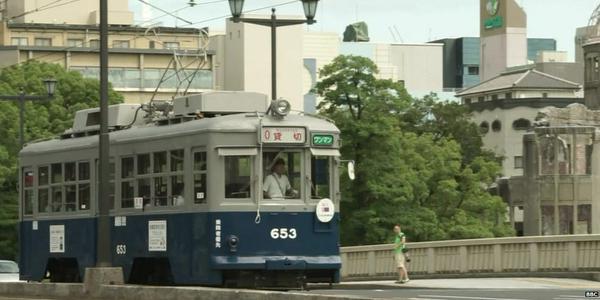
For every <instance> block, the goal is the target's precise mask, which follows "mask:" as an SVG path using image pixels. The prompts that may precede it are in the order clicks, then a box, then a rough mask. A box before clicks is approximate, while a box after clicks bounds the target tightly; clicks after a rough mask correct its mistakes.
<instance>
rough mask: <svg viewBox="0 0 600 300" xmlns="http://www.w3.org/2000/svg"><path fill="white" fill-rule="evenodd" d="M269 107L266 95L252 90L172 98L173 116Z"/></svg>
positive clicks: (225, 112) (238, 111)
mask: <svg viewBox="0 0 600 300" xmlns="http://www.w3.org/2000/svg"><path fill="white" fill-rule="evenodd" d="M268 107H269V99H268V97H267V95H265V94H261V93H252V92H233V91H214V92H206V93H201V94H194V95H187V96H182V97H178V98H175V99H174V100H173V114H174V115H175V116H186V115H196V114H198V113H204V114H206V113H208V114H234V113H245V112H256V111H258V112H264V111H266V110H267V108H268Z"/></svg>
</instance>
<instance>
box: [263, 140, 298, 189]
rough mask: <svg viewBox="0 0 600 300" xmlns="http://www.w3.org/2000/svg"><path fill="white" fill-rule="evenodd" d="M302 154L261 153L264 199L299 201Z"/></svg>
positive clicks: (284, 152) (282, 152) (288, 152)
mask: <svg viewBox="0 0 600 300" xmlns="http://www.w3.org/2000/svg"><path fill="white" fill-rule="evenodd" d="M302 154H303V152H300V151H297V152H292V151H279V152H276V151H265V152H263V168H264V169H263V174H264V180H263V196H264V198H265V199H300V198H301V196H302V195H301V186H302V185H301V184H302V174H303V173H304V172H303V170H302Z"/></svg>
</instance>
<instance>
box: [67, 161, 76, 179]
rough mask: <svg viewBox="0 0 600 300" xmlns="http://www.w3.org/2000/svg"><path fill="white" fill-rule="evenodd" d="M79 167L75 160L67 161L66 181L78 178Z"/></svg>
mask: <svg viewBox="0 0 600 300" xmlns="http://www.w3.org/2000/svg"><path fill="white" fill-rule="evenodd" d="M76 170H77V167H76V163H75V162H68V163H65V181H75V180H77V173H76V172H77V171H76Z"/></svg>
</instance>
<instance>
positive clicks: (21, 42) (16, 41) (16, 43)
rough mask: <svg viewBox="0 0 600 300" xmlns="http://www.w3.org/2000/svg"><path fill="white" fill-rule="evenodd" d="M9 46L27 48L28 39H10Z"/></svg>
mask: <svg viewBox="0 0 600 300" xmlns="http://www.w3.org/2000/svg"><path fill="white" fill-rule="evenodd" d="M11 44H12V45H13V46H27V45H29V39H28V38H26V37H12V38H11Z"/></svg>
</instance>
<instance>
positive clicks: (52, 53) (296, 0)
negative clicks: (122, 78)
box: [0, 0, 300, 70]
mask: <svg viewBox="0 0 600 300" xmlns="http://www.w3.org/2000/svg"><path fill="white" fill-rule="evenodd" d="M61 1H64V0H56V1H54V2H52V4H54V3H58V2H61ZM76 1H81V0H71V1H70V2H69V3H71V2H76ZM219 1H222V2H224V1H223V0H219ZM298 1H300V0H292V1H287V2H283V3H279V4H275V5H269V6H264V7H259V8H255V9H250V10H246V11H244V12H243V13H249V12H255V11H259V10H263V9H269V8H275V7H280V6H284V5H288V4H291V3H294V2H298ZM215 2H218V1H213V2H211V3H215ZM65 4H67V3H65ZM204 4H209V3H208V2H206V3H204ZM48 5H49V4H46V5H44V7H45V8H44V10H45V9H48V7H47V6H48ZM63 5H64V4H63ZM36 11H41V10H40V8H38V9H37V10H36ZM32 12H35V11H30V13H32ZM230 16H231V15H224V16H220V17H215V18H209V19H204V20H201V21H198V22H194V23H192V24H189V25H188V26H191V25H196V24H201V23H206V22H210V21H215V20H219V19H225V18H229V17H230ZM198 30H200V29H198ZM138 38H145V39H149V38H148V37H147V36H145V35H144V36H138V35H135V36H133V37H132V38H130V39H126V40H124V41H128V42H129V41H132V40H136V39H138ZM154 42H158V43H159V44H162V45H163V46H164V43H163V42H161V41H156V40H155V41H154ZM87 43H88V42H85V41H84V42H82V43H81V44H78V45H75V46H68V47H65V48H61V49H56V50H54V49H53V51H50V53H48V54H45V55H40V56H36V57H33V58H28V59H26V60H24V61H21V62H16V63H13V64H10V65H7V66H4V67H1V68H0V70H2V69H5V68H9V67H13V66H16V65H19V64H22V63H25V62H27V61H29V60H39V59H41V58H45V57H48V56H52V55H54V54H56V52H62V51H68V50H70V49H76V48H80V47H81V46H82V45H85V44H87ZM97 51H99V49H89V50H87V51H82V52H87V53H91V52H97ZM109 51H110V50H109ZM63 59H65V58H64V57H60V58H59V59H55V60H52V61H46V62H50V63H53V62H58V61H61V60H63Z"/></svg>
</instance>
